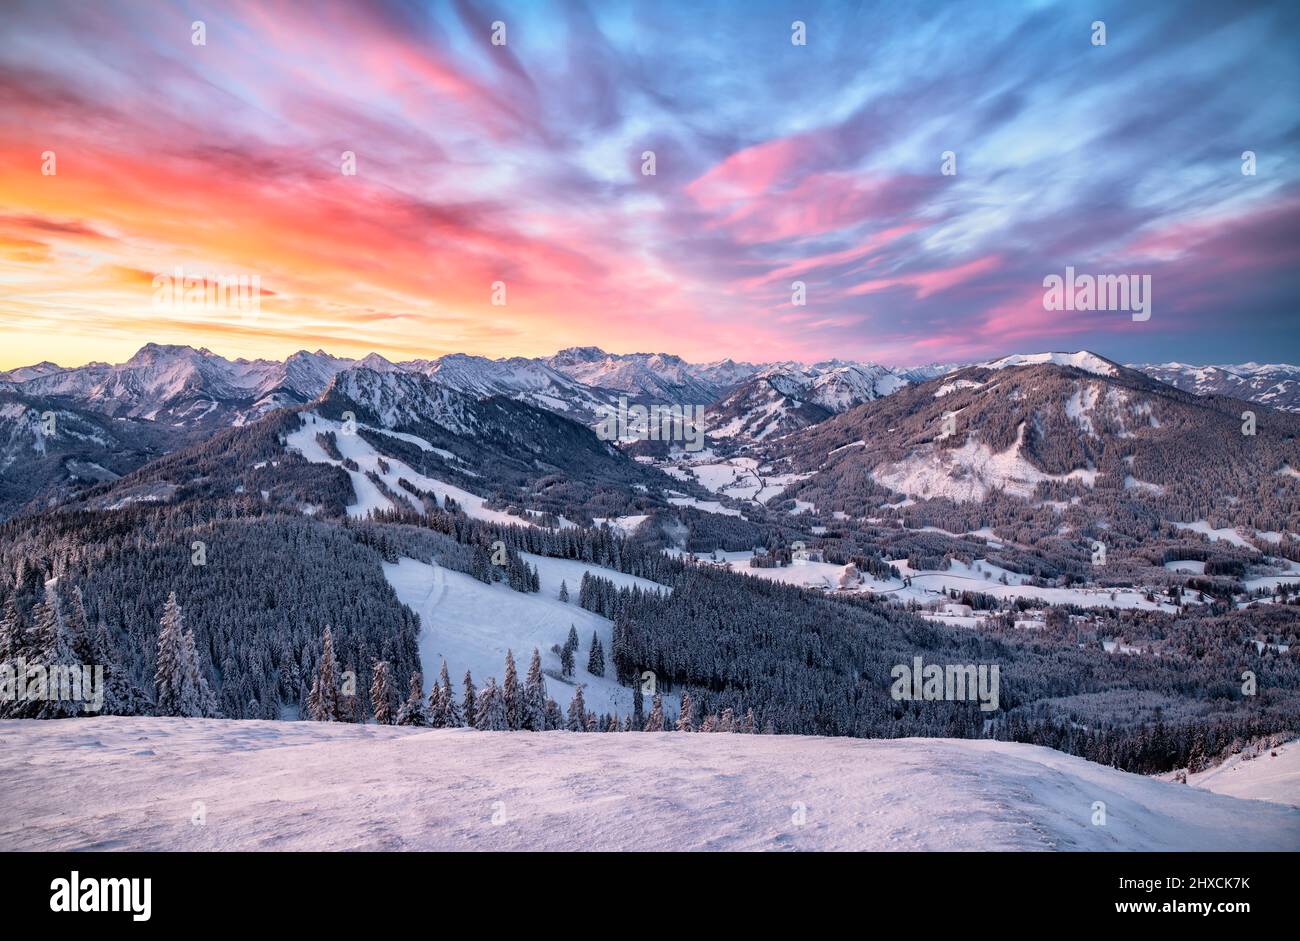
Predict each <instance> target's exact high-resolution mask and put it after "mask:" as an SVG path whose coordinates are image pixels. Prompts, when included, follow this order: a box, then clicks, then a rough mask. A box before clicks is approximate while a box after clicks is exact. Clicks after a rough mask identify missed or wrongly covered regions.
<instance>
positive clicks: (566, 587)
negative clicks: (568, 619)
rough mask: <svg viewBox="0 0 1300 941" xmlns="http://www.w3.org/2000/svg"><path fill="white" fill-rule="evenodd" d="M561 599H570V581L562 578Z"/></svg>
mask: <svg viewBox="0 0 1300 941" xmlns="http://www.w3.org/2000/svg"><path fill="white" fill-rule="evenodd" d="M560 600H561V601H565V602H567V601H568V600H569V583H568V582H566V581H564V579H560Z"/></svg>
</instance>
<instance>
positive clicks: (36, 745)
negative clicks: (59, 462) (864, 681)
mask: <svg viewBox="0 0 1300 941" xmlns="http://www.w3.org/2000/svg"><path fill="white" fill-rule="evenodd" d="M0 768H3V769H4V771H3V777H2V778H0V783H2V784H3V786H2V787H0V850H6V851H8V850H88V849H96V850H109V849H119V850H128V849H130V850H237V849H238V850H399V849H401V850H471V849H483V850H574V849H591V850H705V849H710V850H814V849H816V850H1221V851H1226V850H1255V851H1258V850H1274V851H1294V850H1296V849H1300V810H1296V809H1294V808H1291V807H1286V806H1283V805H1280V804H1273V803H1267V802H1263V801H1253V800H1240V799H1237V798H1233V797H1226V796H1222V795H1218V794H1213V793H1209V792H1207V791H1204V790H1202V789H1200V788H1196V787H1188V786H1186V785H1181V784H1173V783H1169V782H1165V781H1159V780H1155V779H1153V778H1145V777H1142V776H1140V775H1134V774H1127V773H1124V772H1120V771H1116V770H1114V769H1112V768H1107V767H1103V766H1101V765H1097V764H1092V763H1090V762H1087V761H1084V760H1083V759H1081V758H1074V757H1070V756H1068V755H1063V754H1060V753H1058V752H1054V751H1051V750H1049V749H1047V748H1042V747H1038V746H1033V745H1022V744H1014V743H1007V742H990V741H956V740H951V739H889V740H870V741H868V740H861V739H849V738H814V737H807V736H766V735H725V734H723V735H709V736H705V735H700V734H696V735H687V734H680V733H658V734H647V733H619V734H577V733H570V732H546V733H528V732H515V733H505V732H497V733H491V732H474V731H472V730H468V729H447V730H420V729H410V728H398V727H394V726H373V725H370V726H356V725H336V724H324V723H315V722H264V721H231V720H222V719H156V718H120V717H100V718H93V719H75V720H68V721H62V722H40V721H35V720H13V721H10V722H8V723H6V734H5V735H4V736H3V737H0ZM196 801H202V802H203V809H204V811H205V815H206V819H205V823H204V824H203V825H195V824H194V823H192V822H191V821H192V818H193V817H194V814H195V802H196ZM1096 801H1103V802H1104V803H1105V805H1106V823H1105V825H1104V826H1094V825H1093V823H1092V817H1093V805H1094V802H1096ZM801 808H802V815H803V819H802V822H799V820H800V811H801ZM494 816H495V817H496V820H498V821H499V823H494V822H493V818H494Z"/></svg>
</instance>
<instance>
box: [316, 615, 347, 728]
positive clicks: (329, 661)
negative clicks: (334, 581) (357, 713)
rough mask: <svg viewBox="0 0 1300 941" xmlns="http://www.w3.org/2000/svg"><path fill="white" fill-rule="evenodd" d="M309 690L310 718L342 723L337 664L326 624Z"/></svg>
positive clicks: (332, 642) (332, 640)
mask: <svg viewBox="0 0 1300 941" xmlns="http://www.w3.org/2000/svg"><path fill="white" fill-rule="evenodd" d="M311 689H312V695H311V701H310V702H309V703H308V708H309V711H310V713H311V717H312V718H313V719H315V720H316V721H317V722H342V721H343V710H342V707H341V704H340V702H339V664H338V660H337V659H336V658H335V656H334V638H333V637H332V636H331V635H330V626H329V625H328V624H326V625H325V639H324V642H323V644H322V649H321V657H320V667H319V669H318V670H317V672H316V680H315V682H313V683H312V688H311Z"/></svg>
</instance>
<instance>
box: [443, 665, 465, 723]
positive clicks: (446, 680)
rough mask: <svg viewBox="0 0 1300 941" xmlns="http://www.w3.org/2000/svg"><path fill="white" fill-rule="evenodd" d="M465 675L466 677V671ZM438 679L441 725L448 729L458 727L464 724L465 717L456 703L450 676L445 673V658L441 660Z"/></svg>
mask: <svg viewBox="0 0 1300 941" xmlns="http://www.w3.org/2000/svg"><path fill="white" fill-rule="evenodd" d="M466 677H467V678H468V673H467V674H466ZM438 680H439V682H440V683H442V710H443V726H444V727H445V728H448V729H458V728H460V727H461V726H462V725H464V724H465V719H464V717H463V716H462V715H461V712H460V706H459V705H457V703H456V693H455V692H454V691H453V690H452V688H451V677H450V676H449V675H448V673H447V661H446V660H443V661H442V669H441V670H440V671H439V673H438Z"/></svg>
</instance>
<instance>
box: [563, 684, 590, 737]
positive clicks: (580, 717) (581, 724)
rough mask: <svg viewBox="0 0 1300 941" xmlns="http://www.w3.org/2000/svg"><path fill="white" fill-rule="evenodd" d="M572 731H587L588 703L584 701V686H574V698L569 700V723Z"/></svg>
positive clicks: (568, 726) (569, 728)
mask: <svg viewBox="0 0 1300 941" xmlns="http://www.w3.org/2000/svg"><path fill="white" fill-rule="evenodd" d="M566 728H568V730H569V731H570V732H585V731H587V704H586V703H585V702H583V701H582V686H581V684H579V685H578V686H576V687H574V690H573V699H571V700H569V715H568V725H567V726H566Z"/></svg>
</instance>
